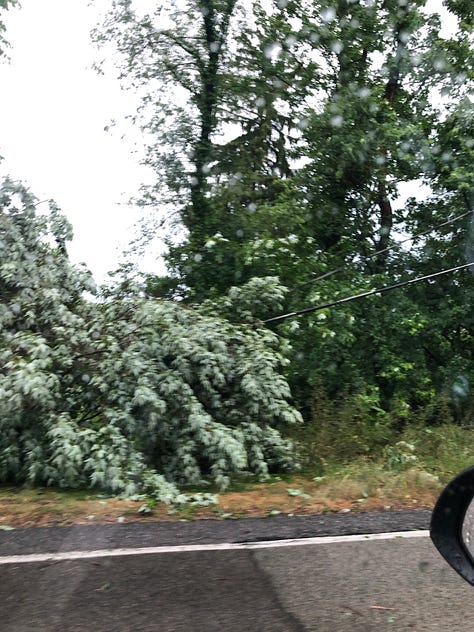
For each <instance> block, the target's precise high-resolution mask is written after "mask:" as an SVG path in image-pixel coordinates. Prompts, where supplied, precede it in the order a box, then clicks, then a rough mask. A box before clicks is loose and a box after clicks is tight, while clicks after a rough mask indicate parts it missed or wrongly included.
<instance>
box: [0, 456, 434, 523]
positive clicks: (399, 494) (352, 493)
mask: <svg viewBox="0 0 474 632" xmlns="http://www.w3.org/2000/svg"><path fill="white" fill-rule="evenodd" d="M315 478H316V480H314V479H310V478H305V477H302V476H292V477H285V479H284V480H283V479H282V478H280V477H273V478H272V479H270V480H269V481H267V482H265V483H253V484H251V483H249V484H247V485H245V486H241V488H240V489H234V490H230V491H226V492H223V493H220V494H219V502H218V504H217V505H208V506H205V507H201V506H190V505H185V506H180V507H167V506H165V505H155V506H152V504H151V506H150V507H149V509H150V511H149V512H147V513H140V512H139V510H140V508H141V507H143V502H141V501H130V500H120V499H117V498H113V497H105V496H103V495H102V494H96V493H93V492H91V490H84V491H64V490H57V489H50V488H33V489H18V488H15V487H1V488H0V530H2V528H3V529H5V528H11V527H13V528H21V527H39V526H52V525H56V526H69V525H74V524H108V523H109V524H110V523H117V522H119V523H120V522H137V521H140V522H150V521H156V520H165V521H166V520H168V521H170V520H195V519H235V518H243V517H257V516H259V517H264V516H272V515H278V514H287V515H288V514H292V515H310V514H324V513H331V512H342V513H344V512H349V511H351V512H359V511H374V510H387V509H401V508H410V509H413V508H415V507H431V506H432V505H433V503H434V502H435V500H436V497H437V495H438V493H439V491H440V489H441V487H442V484H441V483H440V481H439V480H438V479H437V478H436V477H435V476H433V475H430V474H427V473H426V472H424V471H421V470H418V469H410V470H407V471H405V472H401V473H394V472H386V471H384V470H383V469H382V468H380V467H376V466H374V465H372V464H363V463H357V464H353V465H352V466H350V467H349V466H348V467H346V468H341V469H339V470H337V471H335V472H333V473H332V474H330V475H327V476H324V477H315Z"/></svg>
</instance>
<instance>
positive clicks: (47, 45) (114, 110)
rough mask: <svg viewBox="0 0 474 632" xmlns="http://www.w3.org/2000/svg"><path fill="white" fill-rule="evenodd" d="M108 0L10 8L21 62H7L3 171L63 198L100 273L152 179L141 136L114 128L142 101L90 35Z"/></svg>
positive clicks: (1, 115) (78, 248)
mask: <svg viewBox="0 0 474 632" xmlns="http://www.w3.org/2000/svg"><path fill="white" fill-rule="evenodd" d="M108 4H109V3H108V2H107V1H102V2H96V3H94V6H87V5H88V3H87V2H86V0H67V1H65V0H21V5H22V6H21V9H15V10H10V11H9V12H7V13H6V14H5V22H6V24H7V39H8V40H9V42H10V44H11V45H12V48H11V50H10V51H9V55H10V57H11V63H10V64H5V63H3V64H1V65H0V85H1V86H2V99H1V102H0V155H3V156H4V158H5V160H4V162H3V163H1V164H0V170H1V172H2V173H9V174H10V175H12V176H13V177H14V178H16V179H20V180H23V181H25V182H26V183H27V184H28V185H29V186H30V187H31V189H32V191H33V192H34V193H35V195H36V196H37V197H39V198H40V199H45V198H53V199H54V200H55V201H56V202H57V203H58V204H59V205H60V207H61V208H62V210H63V212H64V213H65V214H66V215H67V216H68V218H69V219H70V221H71V223H72V224H73V227H74V235H75V238H74V241H73V244H72V246H71V247H70V254H71V258H72V259H73V260H74V261H76V262H78V261H85V262H86V263H87V265H88V267H89V268H90V269H91V270H92V271H93V273H94V276H95V277H96V279H97V280H102V279H104V278H105V276H106V272H107V271H108V270H111V269H113V268H114V267H115V266H116V264H117V262H118V260H119V256H120V253H121V251H122V250H123V248H124V247H126V246H127V244H128V242H129V240H130V239H131V237H132V236H133V230H132V226H133V224H134V222H135V221H136V220H137V213H136V211H135V210H134V209H133V208H130V207H128V206H127V205H126V204H125V203H126V201H127V200H128V199H129V197H130V196H131V195H133V194H134V193H136V192H137V190H138V187H139V186H140V184H141V183H142V182H143V181H144V180H145V179H146V177H147V173H146V171H145V170H144V168H140V167H139V166H138V164H137V163H138V160H137V157H136V156H135V155H134V154H133V147H132V144H131V142H128V143H127V142H124V141H123V140H121V139H120V138H119V134H118V133H116V134H111V133H110V132H109V133H108V132H106V131H104V127H105V126H106V125H107V124H108V123H109V122H110V120H111V119H112V118H117V119H119V120H123V119H124V117H125V115H126V114H130V113H133V111H134V109H135V108H136V100H135V99H134V97H133V95H132V94H127V93H124V92H123V91H121V89H120V87H119V84H118V82H117V81H115V80H113V79H112V78H106V77H103V76H98V75H97V73H96V72H95V71H94V70H93V69H92V68H91V66H92V63H93V61H94V59H95V55H97V52H96V51H95V50H94V48H93V46H92V45H91V43H90V37H89V33H90V31H91V29H92V28H93V27H94V26H95V25H96V24H97V21H98V19H99V16H100V7H102V8H104V7H106V6H107V5H108ZM98 7H99V8H98Z"/></svg>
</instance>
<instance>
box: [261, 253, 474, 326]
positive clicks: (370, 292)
mask: <svg viewBox="0 0 474 632" xmlns="http://www.w3.org/2000/svg"><path fill="white" fill-rule="evenodd" d="M470 266H474V261H472V262H471V263H465V264H463V265H460V266H456V267H454V268H449V269H448V270H440V271H439V272H434V273H432V274H425V275H424V276H421V277H416V278H415V279H408V280H407V281H400V283H394V284H393V285H386V286H385V287H381V288H378V289H377V290H368V291H367V292H362V293H361V294H353V295H352V296H346V297H345V298H340V299H337V300H336V301H330V302H329V303H322V304H321V305H312V306H311V307H306V308H305V309H300V310H298V311H296V312H289V313H288V314H281V315H280V316H273V318H267V319H266V320H263V321H262V322H263V323H265V324H266V323H275V322H279V321H282V320H286V319H287V318H293V317H294V316H301V315H302V314H309V313H311V312H318V311H321V310H323V309H327V308H328V307H334V306H335V305H342V304H343V303H349V302H350V301H355V300H357V299H359V298H365V297H367V296H374V295H375V294H383V293H385V292H391V291H392V290H396V289H398V288H401V287H406V286H407V285H413V284H414V283H420V281H428V280H429V279H435V278H436V277H439V276H442V275H443V274H449V273H451V272H457V271H458V270H465V269H466V268H469V267H470Z"/></svg>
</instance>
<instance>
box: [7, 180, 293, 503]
mask: <svg viewBox="0 0 474 632" xmlns="http://www.w3.org/2000/svg"><path fill="white" fill-rule="evenodd" d="M0 204H1V212H0V228H1V233H0V234H1V243H0V246H1V248H0V297H1V302H0V367H1V368H0V406H1V410H0V420H1V421H0V425H1V432H0V480H1V481H8V480H14V481H16V482H30V483H38V484H48V485H58V486H61V487H78V486H83V485H86V484H90V485H93V486H97V487H99V488H103V489H107V490H109V491H112V492H115V493H123V494H126V495H130V494H135V493H138V492H139V493H150V494H152V495H153V496H154V497H156V498H157V499H159V500H164V501H170V500H174V501H176V500H179V499H180V496H179V492H178V489H177V487H176V485H177V484H178V485H189V484H196V483H200V482H202V481H203V480H204V479H205V478H209V479H210V480H211V481H212V482H213V483H214V484H216V485H217V486H219V487H221V488H223V487H226V486H227V485H228V483H229V480H230V478H231V477H232V476H234V475H236V474H237V473H239V472H244V471H249V472H253V473H255V474H258V475H266V474H267V473H268V471H269V469H270V468H281V467H283V468H285V467H293V466H294V462H293V459H292V455H293V452H292V446H291V444H290V442H289V441H288V440H285V439H283V438H282V436H281V434H280V432H279V430H281V429H284V428H286V427H287V426H288V425H291V424H293V423H298V422H299V421H300V416H299V414H298V413H297V412H296V410H295V409H294V408H293V407H292V406H291V405H290V404H289V398H290V391H289V387H288V384H287V382H286V380H285V379H284V378H283V377H282V375H281V374H280V368H281V366H282V365H284V364H285V363H286V360H285V358H284V357H283V355H282V352H283V351H284V350H285V348H284V346H282V345H281V343H280V340H279V338H278V337H277V336H276V335H275V334H274V333H272V332H270V331H268V330H266V329H262V328H258V327H253V326H250V325H245V324H232V323H231V322H230V321H229V320H226V319H225V318H223V317H222V316H220V315H218V314H217V313H212V310H211V309H210V306H209V305H207V306H203V307H202V308H200V309H192V308H190V307H187V306H183V305H180V304H178V303H173V302H169V301H162V300H156V299H148V298H146V297H145V296H144V294H143V291H142V288H141V286H140V285H136V284H135V283H134V281H133V279H131V278H125V279H123V280H122V281H121V282H118V283H117V285H116V286H115V287H111V288H108V289H103V290H102V291H99V290H97V289H96V288H95V286H94V283H93V281H92V279H91V277H90V274H89V273H88V272H87V271H85V270H81V269H78V268H75V267H73V266H72V265H71V264H70V263H69V261H68V259H67V254H66V250H65V244H66V242H67V240H68V239H69V238H70V234H71V228H70V226H69V225H68V224H67V222H66V221H65V219H64V218H63V217H62V216H61V215H60V214H59V212H58V210H57V208H56V207H55V206H54V205H52V204H51V205H50V211H49V213H42V214H41V215H40V214H39V213H38V212H37V211H36V208H35V206H36V200H35V199H34V198H33V197H32V196H31V195H30V193H29V192H28V191H27V190H26V189H24V188H23V187H22V186H20V185H18V184H16V183H13V182H10V181H6V182H4V184H3V186H2V188H1V190H0ZM256 291H258V293H259V295H260V297H261V299H262V300H261V303H260V304H261V306H262V307H264V308H265V309H267V308H268V306H269V304H270V303H271V302H272V301H275V300H276V301H278V300H279V299H280V298H281V295H282V290H281V289H279V288H278V286H277V285H276V284H275V280H271V279H270V280H268V281H266V282H265V281H263V280H257V281H256V282H254V284H253V286H252V284H250V286H249V287H248V288H247V289H245V288H239V289H238V291H236V292H234V293H233V295H232V296H229V298H228V299H227V300H223V304H224V305H225V309H226V310H227V311H229V310H231V307H233V310H234V316H235V317H239V318H243V315H244V314H245V316H246V317H247V318H248V317H249V310H250V307H251V297H252V295H255V292H256ZM86 293H88V294H91V295H92V298H91V299H88V298H87V294H86ZM257 308H258V309H260V307H259V305H257ZM216 309H217V307H216Z"/></svg>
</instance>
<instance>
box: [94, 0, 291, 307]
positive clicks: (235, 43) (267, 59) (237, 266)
mask: <svg viewBox="0 0 474 632" xmlns="http://www.w3.org/2000/svg"><path fill="white" fill-rule="evenodd" d="M134 6H135V5H134V3H133V2H132V0H127V1H121V2H114V3H113V8H112V11H111V13H110V15H109V19H108V21H107V22H106V24H105V25H104V27H103V28H102V29H101V30H100V31H99V32H98V35H97V36H96V38H97V39H98V40H99V41H101V42H114V44H115V45H116V46H117V48H118V50H119V52H120V53H121V55H122V59H123V65H122V76H123V77H127V78H128V79H129V80H131V81H132V82H134V83H135V84H136V85H138V86H141V87H143V86H145V92H146V94H145V96H144V101H143V110H142V114H143V118H142V123H143V127H144V129H145V130H146V131H147V132H148V133H150V138H151V141H150V145H149V147H148V151H147V155H146V159H145V161H146V162H147V164H149V165H150V166H152V167H153V168H154V169H155V171H156V173H157V185H156V187H153V188H152V189H148V190H147V191H145V192H144V196H143V199H142V203H143V204H147V205H150V206H151V207H152V208H154V210H155V211H156V209H157V208H158V209H159V207H160V206H161V207H163V205H164V203H165V202H166V201H168V202H169V203H170V204H171V205H172V206H173V208H174V210H175V211H177V219H178V222H179V223H180V225H181V226H182V227H184V229H185V233H186V235H185V239H184V241H182V243H181V244H180V245H178V246H176V245H173V244H170V254H169V257H168V261H169V263H170V266H171V269H172V271H173V272H174V273H175V275H177V277H178V280H179V281H181V282H182V283H184V285H185V286H186V293H188V294H189V292H191V293H192V295H193V296H194V297H195V298H199V297H203V296H206V295H207V294H208V293H209V292H211V293H212V288H214V289H215V291H217V292H219V291H222V290H224V289H226V288H227V287H229V286H230V285H232V284H233V283H235V282H236V281H237V282H243V281H245V280H246V278H249V276H251V275H250V274H248V272H247V273H246V271H245V256H244V254H243V249H242V243H247V242H248V241H250V240H251V239H253V238H254V237H255V236H256V235H258V232H259V216H258V214H257V215H252V214H253V213H254V211H255V210H256V208H257V206H259V205H261V204H262V203H266V202H269V201H272V200H275V199H276V198H278V196H279V195H280V194H282V193H285V189H284V188H283V187H282V179H285V178H288V176H289V175H290V174H291V168H290V164H289V163H290V158H289V145H288V143H287V139H288V137H289V130H290V128H291V126H292V124H293V123H292V114H291V111H290V110H289V109H288V104H290V103H292V102H296V101H297V100H298V98H299V99H301V94H302V86H303V80H302V79H300V78H299V76H298V75H297V74H296V66H298V62H297V61H296V60H295V59H292V58H291V56H290V54H288V55H287V54H286V53H284V54H282V50H281V47H279V45H278V40H279V39H281V33H282V32H283V31H285V29H286V32H287V34H289V32H290V31H291V28H290V27H289V26H288V24H285V23H284V21H282V20H281V19H279V16H278V15H273V16H268V14H267V12H266V11H264V10H263V8H262V7H261V6H260V4H259V2H255V3H253V5H252V10H250V9H249V8H248V5H246V3H243V2H240V3H238V2H236V0H225V1H224V0H202V1H197V0H188V1H187V2H183V3H180V4H176V5H175V4H171V5H170V6H169V7H168V8H164V7H162V6H158V7H157V9H156V11H155V12H154V13H152V14H146V15H141V14H139V13H138V10H137V9H134ZM177 102H178V103H181V102H182V105H181V104H180V105H176V103H177ZM158 212H159V211H158ZM260 226H261V223H260ZM209 243H210V244H211V246H212V247H208V244H209Z"/></svg>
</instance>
